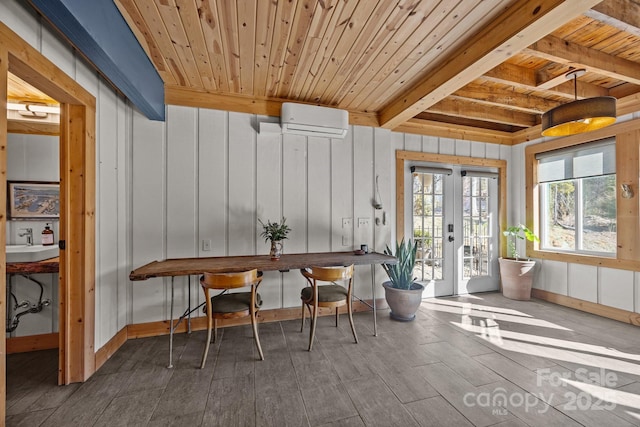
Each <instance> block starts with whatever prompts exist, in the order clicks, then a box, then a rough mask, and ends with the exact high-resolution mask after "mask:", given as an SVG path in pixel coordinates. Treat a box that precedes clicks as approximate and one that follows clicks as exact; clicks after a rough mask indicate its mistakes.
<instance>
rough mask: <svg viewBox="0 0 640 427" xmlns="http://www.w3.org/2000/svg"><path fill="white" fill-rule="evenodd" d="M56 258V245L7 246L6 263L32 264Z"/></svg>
mask: <svg viewBox="0 0 640 427" xmlns="http://www.w3.org/2000/svg"><path fill="white" fill-rule="evenodd" d="M57 256H58V245H52V246H42V245H31V246H28V245H7V262H34V261H42V260H43V259H49V258H55V257H57Z"/></svg>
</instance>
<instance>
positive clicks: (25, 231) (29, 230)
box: [18, 228, 33, 246]
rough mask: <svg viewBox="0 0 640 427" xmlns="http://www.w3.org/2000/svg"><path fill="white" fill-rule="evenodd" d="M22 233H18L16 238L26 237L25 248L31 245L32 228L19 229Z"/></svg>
mask: <svg viewBox="0 0 640 427" xmlns="http://www.w3.org/2000/svg"><path fill="white" fill-rule="evenodd" d="M20 230H21V231H23V232H22V233H18V237H24V236H27V246H32V245H33V228H21V229H20Z"/></svg>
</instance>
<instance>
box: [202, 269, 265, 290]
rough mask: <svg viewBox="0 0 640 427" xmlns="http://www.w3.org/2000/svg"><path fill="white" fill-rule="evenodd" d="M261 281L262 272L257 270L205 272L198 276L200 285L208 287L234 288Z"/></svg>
mask: <svg viewBox="0 0 640 427" xmlns="http://www.w3.org/2000/svg"><path fill="white" fill-rule="evenodd" d="M260 281H262V272H261V271H260V272H259V271H258V270H255V269H254V270H249V271H241V272H237V273H207V272H205V273H204V274H203V275H202V277H201V278H200V285H202V287H203V288H209V289H235V288H242V287H244V286H249V285H256V284H258V283H260Z"/></svg>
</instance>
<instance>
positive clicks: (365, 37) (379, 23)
mask: <svg viewBox="0 0 640 427" xmlns="http://www.w3.org/2000/svg"><path fill="white" fill-rule="evenodd" d="M399 3H400V2H399V1H394V2H388V1H384V0H383V1H381V2H379V3H378V4H377V5H376V7H375V9H374V10H373V12H372V13H371V15H370V16H369V19H368V20H367V22H366V23H365V25H364V26H363V28H362V31H360V33H359V34H358V37H357V39H356V40H355V42H354V43H353V46H352V47H351V49H349V51H348V52H347V55H346V57H345V58H344V60H343V61H342V63H341V64H340V66H339V67H338V70H337V71H336V74H335V77H334V79H333V80H332V81H331V82H330V84H328V85H327V87H326V88H325V89H324V92H323V93H322V95H320V98H321V99H323V100H326V103H327V104H328V105H337V104H338V101H339V97H340V95H339V94H340V93H344V92H346V91H348V90H349V85H348V84H347V83H346V81H347V80H348V78H349V76H351V75H352V74H353V73H354V72H355V71H356V69H357V68H356V67H357V64H358V63H359V62H360V61H361V58H362V55H364V53H365V52H366V50H367V49H368V47H369V46H371V44H372V43H373V41H374V40H375V38H376V36H377V35H378V34H379V32H380V31H381V30H382V28H383V26H384V25H385V24H386V22H387V20H386V19H384V17H390V16H391V15H392V13H393V11H394V10H395V9H396V8H397V7H398V4H399Z"/></svg>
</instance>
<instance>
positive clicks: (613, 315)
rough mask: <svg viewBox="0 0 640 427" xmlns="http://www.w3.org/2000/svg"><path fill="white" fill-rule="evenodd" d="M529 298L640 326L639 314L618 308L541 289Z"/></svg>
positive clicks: (533, 290) (532, 291)
mask: <svg viewBox="0 0 640 427" xmlns="http://www.w3.org/2000/svg"><path fill="white" fill-rule="evenodd" d="M531 296H532V297H534V298H538V299H541V300H543V301H547V302H551V303H554V304H558V305H562V306H564V307H569V308H574V309H576V310H580V311H584V312H587V313H591V314H595V315H598V316H602V317H606V318H608V319H613V320H617V321H619V322H624V323H629V324H631V325H635V326H640V313H634V312H633V311H627V310H622V309H620V308H615V307H610V306H607V305H603V304H597V303H594V302H590V301H585V300H581V299H577V298H572V297H568V296H566V295H561V294H556V293H553V292H548V291H544V290H542V289H532V290H531Z"/></svg>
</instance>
